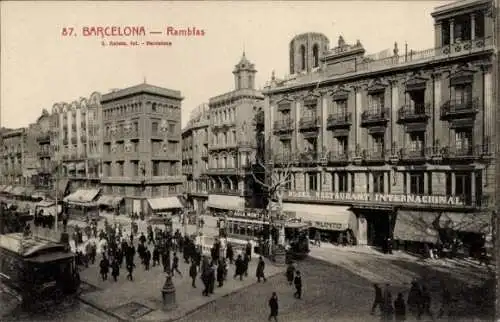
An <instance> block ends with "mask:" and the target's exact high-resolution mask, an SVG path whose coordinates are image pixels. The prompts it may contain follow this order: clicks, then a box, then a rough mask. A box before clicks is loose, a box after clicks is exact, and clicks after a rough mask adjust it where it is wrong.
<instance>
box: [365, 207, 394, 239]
mask: <svg viewBox="0 0 500 322" xmlns="http://www.w3.org/2000/svg"><path fill="white" fill-rule="evenodd" d="M363 215H364V216H365V218H366V221H367V224H368V245H371V246H383V245H384V243H385V240H386V238H387V237H388V236H389V232H390V230H391V229H392V227H391V226H390V223H389V212H388V211H381V210H371V211H369V212H364V213H363Z"/></svg>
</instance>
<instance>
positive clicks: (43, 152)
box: [34, 109, 55, 190]
mask: <svg viewBox="0 0 500 322" xmlns="http://www.w3.org/2000/svg"><path fill="white" fill-rule="evenodd" d="M52 117H53V116H52V115H50V114H49V112H48V111H47V110H46V109H44V110H43V111H42V115H40V117H39V118H38V119H37V121H36V123H35V126H36V132H37V135H36V138H35V139H36V142H37V143H38V149H37V151H36V153H37V159H38V169H37V170H38V171H37V176H36V177H37V179H36V180H35V182H34V184H35V187H36V188H37V189H43V190H48V189H51V188H52V187H53V183H54V182H53V180H54V178H53V176H52V174H53V172H54V170H55V164H54V163H53V156H54V149H53V145H52V143H51V137H52V135H51V133H52V127H51V126H52Z"/></svg>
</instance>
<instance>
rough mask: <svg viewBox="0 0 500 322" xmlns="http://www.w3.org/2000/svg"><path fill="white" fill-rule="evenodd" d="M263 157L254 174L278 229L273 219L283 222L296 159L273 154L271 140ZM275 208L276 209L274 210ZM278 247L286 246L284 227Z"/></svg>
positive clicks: (268, 212)
mask: <svg viewBox="0 0 500 322" xmlns="http://www.w3.org/2000/svg"><path fill="white" fill-rule="evenodd" d="M263 138H264V135H263V134H262V133H261V136H260V140H259V141H260V142H264V140H263ZM262 151H264V154H263V155H260V156H258V157H257V158H256V165H257V171H254V172H253V173H252V176H253V179H254V181H255V182H256V183H257V184H258V185H260V186H261V187H262V188H263V189H262V190H263V193H264V196H265V198H266V199H267V207H266V209H267V216H268V218H270V219H271V224H272V225H273V226H274V227H275V228H276V225H275V224H274V220H273V219H278V220H280V221H282V220H283V219H284V218H283V214H282V209H283V191H284V189H285V188H286V186H287V184H288V183H290V182H291V179H292V171H291V170H292V167H293V163H294V158H293V157H292V154H291V152H289V151H287V152H283V151H280V152H281V153H278V154H274V153H272V145H271V140H270V139H269V140H267V144H265V147H264V149H262ZM273 208H274V209H273ZM279 226H280V227H279V228H280V229H279V238H278V245H279V246H284V242H285V240H284V225H283V224H281V225H279Z"/></svg>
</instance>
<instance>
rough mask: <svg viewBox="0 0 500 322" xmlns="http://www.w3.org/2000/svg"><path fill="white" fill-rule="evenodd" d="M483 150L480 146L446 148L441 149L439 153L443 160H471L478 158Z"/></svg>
mask: <svg viewBox="0 0 500 322" xmlns="http://www.w3.org/2000/svg"><path fill="white" fill-rule="evenodd" d="M484 150H485V147H483V146H482V145H476V146H469V147H459V146H447V147H443V148H442V150H441V153H442V157H443V159H456V160H471V159H478V158H480V157H481V156H482V155H483V152H484ZM486 150H487V149H486Z"/></svg>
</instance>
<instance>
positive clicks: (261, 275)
mask: <svg viewBox="0 0 500 322" xmlns="http://www.w3.org/2000/svg"><path fill="white" fill-rule="evenodd" d="M265 267H266V263H264V259H263V258H262V256H259V263H258V264H257V271H256V275H257V282H259V283H260V279H261V278H262V279H264V282H267V278H266V276H265V275H264V268H265Z"/></svg>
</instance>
